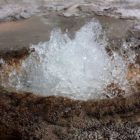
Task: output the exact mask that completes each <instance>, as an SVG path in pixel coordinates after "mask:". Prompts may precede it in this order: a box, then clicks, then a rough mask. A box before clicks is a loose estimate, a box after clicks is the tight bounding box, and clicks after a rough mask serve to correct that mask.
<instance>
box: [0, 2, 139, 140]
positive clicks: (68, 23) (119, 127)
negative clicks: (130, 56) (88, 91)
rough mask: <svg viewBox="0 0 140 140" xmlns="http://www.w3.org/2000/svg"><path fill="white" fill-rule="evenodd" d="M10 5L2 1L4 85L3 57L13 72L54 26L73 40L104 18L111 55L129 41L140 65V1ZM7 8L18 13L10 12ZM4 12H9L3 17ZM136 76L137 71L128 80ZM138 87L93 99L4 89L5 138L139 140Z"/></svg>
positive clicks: (1, 132) (0, 130) (1, 121)
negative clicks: (126, 93)
mask: <svg viewBox="0 0 140 140" xmlns="http://www.w3.org/2000/svg"><path fill="white" fill-rule="evenodd" d="M130 1H131V0H130ZM7 2H8V5H7V7H5V1H4V0H3V1H1V2H0V4H1V5H0V20H1V23H0V76H1V77H0V83H1V80H2V79H1V78H2V77H3V76H2V75H3V74H4V76H5V77H6V75H7V73H6V72H5V73H1V70H2V68H3V66H2V61H1V58H2V59H4V60H5V62H6V63H7V64H8V65H9V67H8V70H7V71H9V68H11V70H12V67H13V66H14V67H16V66H18V65H20V61H22V60H23V59H25V58H26V57H27V56H28V55H30V53H31V52H32V51H34V50H30V49H29V46H30V44H36V43H38V42H40V41H46V40H49V36H50V32H51V30H52V29H53V28H55V27H60V28H61V29H62V31H64V32H65V31H66V30H68V32H69V35H70V36H71V38H73V36H74V34H75V31H77V30H78V29H79V28H80V27H81V26H82V25H84V24H85V23H86V22H87V21H90V20H91V19H92V18H96V19H97V20H99V22H100V23H101V24H102V26H103V29H104V31H105V33H106V35H107V38H108V39H109V42H110V46H109V47H108V48H106V49H107V51H108V53H109V54H111V50H112V49H113V51H116V50H117V51H118V48H119V47H120V46H121V44H122V43H123V41H127V42H128V43H129V42H130V43H132V46H131V47H132V49H133V50H135V51H136V52H137V54H138V55H137V59H136V63H137V64H138V65H140V55H139V54H140V27H139V26H140V24H139V23H140V19H139V14H136V13H138V12H139V8H140V5H139V3H138V1H134V2H133V3H132V2H131V3H128V2H127V4H126V2H121V3H120V2H118V1H116V2H112V5H110V3H109V1H104V2H103V1H101V2H99V1H94V2H93V1H90V0H87V1H80V2H78V1H71V2H67V1H63V3H62V2H61V3H60V2H58V1H56V2H53V3H52V2H48V1H47V2H46V1H41V2H39V3H38V5H39V6H37V4H36V3H34V1H33V2H32V3H30V4H31V5H32V7H33V9H32V10H30V8H29V7H27V6H26V3H27V1H26V0H25V1H24V2H25V3H24V7H22V9H21V8H19V6H20V5H21V3H17V6H15V7H14V8H13V6H14V5H13V3H9V1H7ZM46 3H47V4H46ZM17 7H18V8H17ZM120 7H121V8H120ZM6 8H9V9H12V10H14V12H11V11H10V14H9V12H7V13H5V11H7V10H6ZM1 9H2V10H1ZM19 11H20V12H19ZM124 11H125V12H124ZM2 13H5V14H4V15H3V17H2V16H1V15H2ZM15 13H16V14H15ZM36 13H37V14H36ZM134 13H135V14H134ZM34 14H35V15H34ZM33 15H34V16H33ZM30 16H32V17H31V18H29V17H30ZM26 18H29V19H26ZM21 19H22V20H21ZM23 19H26V20H23ZM9 20H10V22H5V21H9ZM110 47H111V49H110ZM131 67H132V69H133V66H131ZM139 72H140V71H139V70H138V72H137V74H139ZM1 74H2V75H1ZM132 76H133V70H132V71H130V73H129V74H128V78H131V77H132ZM136 86H137V88H136V90H134V91H133V93H132V94H131V95H129V96H127V97H123V96H117V97H115V98H113V99H104V100H89V101H74V100H71V99H68V98H64V97H55V96H53V97H41V96H36V95H34V94H32V93H25V92H20V91H19V92H16V91H15V90H13V89H8V88H7V89H4V88H3V87H0V96H1V98H0V139H1V140H12V139H13V140H15V139H17V140H20V139H22V140H29V139H30V140H32V139H34V140H72V139H73V140H139V139H140V83H139V81H138V82H137V85H136Z"/></svg>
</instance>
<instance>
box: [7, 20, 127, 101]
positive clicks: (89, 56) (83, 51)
mask: <svg viewBox="0 0 140 140" xmlns="http://www.w3.org/2000/svg"><path fill="white" fill-rule="evenodd" d="M106 46H107V39H106V37H105V35H104V33H103V31H102V27H101V25H100V24H99V23H98V21H96V20H94V19H93V20H92V21H91V22H90V23H87V24H86V25H85V26H83V27H82V28H81V29H80V30H79V31H77V32H76V34H75V38H74V39H70V38H69V36H68V35H67V34H66V33H62V32H61V30H60V29H55V30H54V31H52V33H51V36H50V40H49V41H48V42H44V43H39V44H38V45H33V46H31V48H34V50H35V51H34V52H32V53H31V55H30V56H29V57H28V58H26V59H25V60H24V61H23V62H22V65H21V68H20V70H18V71H16V70H14V71H13V72H12V73H11V74H10V75H9V82H10V86H12V87H16V88H17V89H20V90H23V91H31V92H34V93H39V94H43V95H45V96H49V95H59V96H66V97H70V98H74V99H82V100H87V99H91V98H99V97H101V96H102V93H104V92H105V91H104V89H105V87H106V86H107V85H109V84H111V83H117V84H118V85H119V86H120V87H121V88H122V89H124V88H125V87H126V85H127V82H128V81H127V80H126V71H127V62H126V61H125V60H123V58H122V57H121V56H120V55H119V54H117V53H115V52H114V53H113V55H112V57H110V56H109V55H108V54H107V52H106V50H105V47H106Z"/></svg>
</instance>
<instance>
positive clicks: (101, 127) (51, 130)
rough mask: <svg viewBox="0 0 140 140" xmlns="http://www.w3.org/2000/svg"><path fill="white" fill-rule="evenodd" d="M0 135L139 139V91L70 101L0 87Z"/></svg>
mask: <svg viewBox="0 0 140 140" xmlns="http://www.w3.org/2000/svg"><path fill="white" fill-rule="evenodd" d="M0 94H1V98H0V117H1V120H0V125H1V127H0V139H3V140H4V139H6V140H7V139H8V140H11V139H17V140H20V139H23V140H29V139H36V140H72V139H74V140H87V139H88V140H94V139H95V140H96V139H97V140H107V139H112V140H128V139H130V140H134V139H135V140H139V139H140V119H139V118H140V94H139V93H134V94H133V95H132V96H130V97H127V98H121V97H117V98H114V99H109V100H100V101H95V100H90V101H87V102H82V101H73V100H70V99H67V98H63V97H39V96H35V95H33V94H32V93H15V92H8V91H6V90H3V89H1V91H0Z"/></svg>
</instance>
